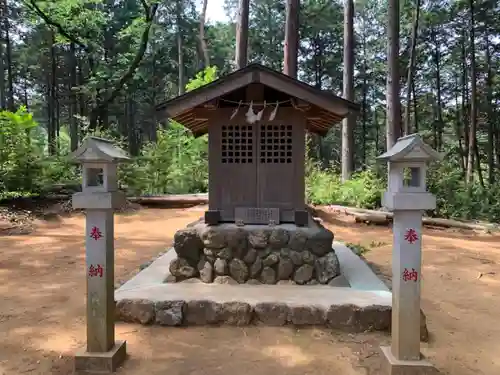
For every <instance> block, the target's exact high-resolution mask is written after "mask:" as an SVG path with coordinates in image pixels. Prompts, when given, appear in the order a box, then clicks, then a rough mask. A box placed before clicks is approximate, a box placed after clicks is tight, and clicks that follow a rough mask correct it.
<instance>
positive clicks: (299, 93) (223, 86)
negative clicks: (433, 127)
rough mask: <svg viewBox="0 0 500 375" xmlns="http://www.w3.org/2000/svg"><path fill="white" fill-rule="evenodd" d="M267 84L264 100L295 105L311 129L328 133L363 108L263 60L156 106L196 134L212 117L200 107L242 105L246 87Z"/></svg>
mask: <svg viewBox="0 0 500 375" xmlns="http://www.w3.org/2000/svg"><path fill="white" fill-rule="evenodd" d="M251 85H261V86H263V88H262V91H263V100H265V102H264V103H267V104H268V105H270V106H272V105H273V104H275V103H282V104H278V106H279V107H280V108H281V107H283V106H284V107H287V106H288V107H293V108H295V109H297V112H299V113H300V115H302V116H304V117H305V118H306V119H307V128H308V130H310V131H312V132H314V133H317V134H320V135H325V134H326V133H327V132H328V130H329V129H330V128H331V127H332V126H333V125H334V124H336V123H339V122H340V121H342V119H344V118H345V117H347V116H348V115H350V114H354V113H357V112H359V105H358V104H355V103H353V102H350V101H348V100H345V99H342V98H341V97H338V96H336V95H334V94H332V93H331V92H329V91H325V90H320V89H318V88H316V87H313V86H311V85H308V84H307V83H304V82H301V81H299V80H297V79H295V78H292V77H290V76H287V75H285V74H282V73H279V72H277V71H275V70H273V69H269V68H267V67H265V66H263V65H261V64H250V65H247V66H246V67H244V68H242V69H240V70H237V71H235V72H233V73H230V74H228V75H226V76H224V77H221V78H219V79H217V80H215V81H213V82H211V83H209V84H207V85H205V86H202V87H200V88H197V89H195V90H193V91H190V92H187V93H185V94H183V95H180V96H177V97H175V98H173V99H170V100H168V101H166V102H164V103H161V104H159V105H158V106H157V107H156V110H157V111H159V112H160V113H162V115H163V116H164V117H166V118H170V119H172V120H175V121H177V122H179V123H181V124H182V125H184V126H185V127H186V128H188V129H189V130H191V131H192V132H193V134H194V135H195V136H199V135H202V134H205V133H207V131H208V119H207V118H203V116H202V115H199V114H197V109H200V108H201V109H203V108H205V109H206V108H210V109H213V110H217V109H218V108H228V107H234V108H236V107H239V105H240V104H241V102H248V101H249V100H246V98H245V92H246V88H247V87H248V86H251Z"/></svg>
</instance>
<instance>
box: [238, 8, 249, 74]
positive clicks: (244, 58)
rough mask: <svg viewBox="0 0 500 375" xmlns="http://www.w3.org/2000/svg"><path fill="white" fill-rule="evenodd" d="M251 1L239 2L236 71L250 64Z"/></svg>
mask: <svg viewBox="0 0 500 375" xmlns="http://www.w3.org/2000/svg"><path fill="white" fill-rule="evenodd" d="M249 14H250V0H239V5H238V20H237V22H236V53H235V58H236V69H241V68H244V67H245V66H246V65H247V63H248V18H249Z"/></svg>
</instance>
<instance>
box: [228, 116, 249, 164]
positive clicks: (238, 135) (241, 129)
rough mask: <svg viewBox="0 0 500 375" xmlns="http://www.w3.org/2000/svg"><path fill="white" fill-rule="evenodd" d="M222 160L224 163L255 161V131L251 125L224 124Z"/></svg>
mask: <svg viewBox="0 0 500 375" xmlns="http://www.w3.org/2000/svg"><path fill="white" fill-rule="evenodd" d="M221 161H222V163H224V164H251V163H252V162H253V131H252V127H251V126H249V125H223V126H222V134H221Z"/></svg>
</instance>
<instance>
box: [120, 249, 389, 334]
mask: <svg viewBox="0 0 500 375" xmlns="http://www.w3.org/2000/svg"><path fill="white" fill-rule="evenodd" d="M334 249H335V251H336V252H337V254H338V257H339V260H340V265H341V268H342V267H343V272H344V273H345V275H343V276H342V277H345V279H346V280H347V281H348V282H349V283H352V284H351V286H352V287H348V286H343V287H333V286H329V285H307V286H298V285H250V284H236V285H232V284H205V283H202V282H199V283H164V280H165V278H166V277H167V276H168V275H169V274H170V272H169V265H170V261H171V260H172V259H174V258H175V257H176V253H175V251H174V250H173V249H171V250H169V251H167V252H166V253H165V254H163V255H162V256H160V257H159V258H158V259H156V260H155V261H154V262H153V263H152V264H151V265H150V266H149V267H147V268H146V269H144V270H143V271H141V272H140V273H138V274H137V275H136V276H135V277H133V278H132V279H131V280H129V281H128V282H127V283H125V284H124V285H122V286H121V287H120V288H119V289H118V290H116V291H115V300H116V302H117V306H119V307H118V309H119V311H121V315H123V316H122V317H121V318H122V319H124V318H127V319H128V320H127V319H125V321H134V322H141V323H142V324H151V323H154V320H155V317H154V316H153V315H154V314H155V313H158V312H159V313H160V315H159V316H157V317H156V323H157V324H167V325H180V324H188V325H189V324H191V323H192V322H191V321H192V320H193V319H194V318H193V319H191V318H192V316H191V315H193V314H194V315H193V316H195V317H197V319H198V318H200V317H201V318H206V316H205V315H206V314H209V313H210V314H212V315H213V314H215V315H214V317H216V315H217V314H218V313H217V311H218V310H217V309H218V308H219V307H220V306H222V309H223V311H226V310H227V309H226V307H227V306H228V304H235V306H240V307H241V306H247V307H248V309H250V310H248V311H249V312H248V314H247V315H248V317H247V316H246V315H245V317H246V318H248V319H246V318H245V319H243V320H244V321H245V322H247V321H248V322H247V323H250V321H254V319H251V316H254V315H252V314H255V316H256V318H255V320H256V321H260V322H261V323H263V324H267V323H269V322H267V320H268V319H267V318H266V319H267V320H266V319H264V320H262V319H260V318H259V314H258V313H257V311H260V310H259V308H262V306H268V307H269V308H271V307H272V309H271V310H272V311H270V312H269V311H268V312H267V313H266V314H267V315H269V314H270V315H273V314H277V312H276V311H274V310H273V309H277V308H278V307H279V306H281V307H280V308H281V309H283V311H285V312H286V311H289V312H293V314H291V313H290V314H291V316H290V317H288V318H286V317H285V315H286V314H285V315H283V317H282V318H283V319H284V320H283V319H281V320H283V322H281V320H280V322H281V323H283V324H285V323H291V324H299V323H300V324H306V325H307V324H312V325H314V324H319V323H318V322H320V321H322V322H323V321H324V324H326V325H327V326H329V327H337V326H338V327H341V328H342V329H353V330H359V329H361V330H364V329H371V328H373V327H378V326H380V327H382V328H374V329H388V327H389V322H390V309H391V304H392V295H391V292H389V291H388V290H387V288H385V285H384V284H383V283H382V282H381V281H380V280H378V278H377V276H376V275H375V274H374V273H373V271H372V270H371V269H370V267H368V266H367V265H366V264H365V262H364V261H363V260H362V259H361V258H359V257H358V256H357V255H355V254H354V253H353V252H352V251H351V250H350V249H349V248H347V247H345V246H344V245H342V244H340V243H338V242H336V243H334ZM377 281H378V282H377ZM358 288H359V289H358ZM361 288H362V289H361ZM173 302H175V303H178V304H182V306H185V307H182V308H180V310H179V311H180V312H179V314H180V315H179V314H177V315H179V319H180V320H179V321H178V322H176V323H175V324H173V323H172V322H170V321H167V320H168V319H167V320H165V319H163V315H168V317H170V315H172V311H170V310H171V309H170V310H168V311H165V312H164V311H163V310H161V309H159V307H158V306H163V305H162V304H167V305H168V304H172V303H173ZM191 305H192V306H191ZM179 306H180V305H179ZM190 306H191V308H190ZM193 306H194V307H197V309H195V310H193V308H194V307H193ZM217 306H219V307H217ZM198 307H199V308H198ZM158 309H159V311H156V310H158ZM185 309H187V310H185ZM200 309H201V310H203V311H201V310H200ZM359 309H361V310H359ZM160 310H161V311H160ZM198 310H200V311H198ZM205 310H206V311H205ZM212 310H213V311H212ZM236 310H238V309H236ZM236 310H235V311H236ZM302 310H304V311H302ZM238 311H239V310H238ZM238 311H237V312H238ZM252 311H253V312H254V313H252ZM161 314H163V315H161ZM169 314H170V315H169ZM186 314H187V315H186ZM210 314H209V315H210ZM228 314H229V315H231V314H230V311H229V310H227V311H226V315H228ZM239 314H240V315H241V311H239ZM266 314H264V315H266ZM283 314H284V313H283ZM287 314H288V313H287ZM304 314H306V315H307V316H302V315H304ZM311 314H312V315H311ZM177 315H176V316H177ZM198 315H199V316H198ZM267 315H266V316H267ZM278 315H279V314H278ZM309 315H311V316H309ZM313 315H314V316H313ZM316 315H317V316H316ZM207 316H208V315H207ZM210 316H211V315H210ZM273 316H274V315H273ZM287 316H288V315H287ZM182 317H184V318H182ZM187 317H191V318H190V319H188V318H187ZM267 317H268V316H267ZM313 317H314V318H315V319H312V318H313ZM146 318H147V319H146ZM201 318H200V319H201ZM226 318H227V317H226ZM230 318H231V319H233V318H234V317H233V316H232V315H231V316H230ZM285 318H286V319H285ZM214 319H215V318H214ZM217 319H219V318H217ZM231 319H229V318H227V319H223V322H226V321H232V320H231ZM195 320H196V319H195ZM240 320H241V319H240ZM371 320H373V321H374V322H379V323H377V324H375V323H373V324H372V323H370V322H371ZM143 321H144V322H143ZM196 321H198V320H196ZM201 321H204V320H203V319H201ZM217 321H218V322H220V321H219V320H217ZM270 321H273V322H274V320H273V319H271V320H270ZM158 322H159V323H158ZM162 322H163V323H162ZM169 322H170V323H169ZM207 322H208V320H207ZM266 322H267V323H266ZM380 322H383V324H381V323H380ZM275 323H276V322H274V323H273V324H275ZM193 324H194V323H193ZM197 324H198V323H197ZM207 324H209V323H207ZM227 324H229V323H227ZM238 324H240V323H238ZM300 324H299V325H300Z"/></svg>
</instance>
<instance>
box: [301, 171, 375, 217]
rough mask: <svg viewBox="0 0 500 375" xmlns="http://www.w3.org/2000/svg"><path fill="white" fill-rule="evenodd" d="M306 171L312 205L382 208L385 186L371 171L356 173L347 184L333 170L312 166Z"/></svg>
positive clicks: (308, 194)
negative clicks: (381, 198) (381, 200)
mask: <svg viewBox="0 0 500 375" xmlns="http://www.w3.org/2000/svg"><path fill="white" fill-rule="evenodd" d="M306 170H307V176H306V194H307V199H308V201H309V202H310V203H313V204H339V205H346V206H353V207H363V208H375V207H379V206H380V197H381V194H382V191H383V190H384V185H383V181H382V180H380V179H378V178H377V176H376V174H375V172H373V171H371V170H367V171H362V172H359V173H356V174H354V175H353V176H352V179H350V180H348V181H346V182H345V183H342V182H341V179H340V176H339V175H338V174H336V173H335V172H334V171H333V170H332V169H331V168H326V169H321V168H319V167H318V166H312V167H309V168H306Z"/></svg>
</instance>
